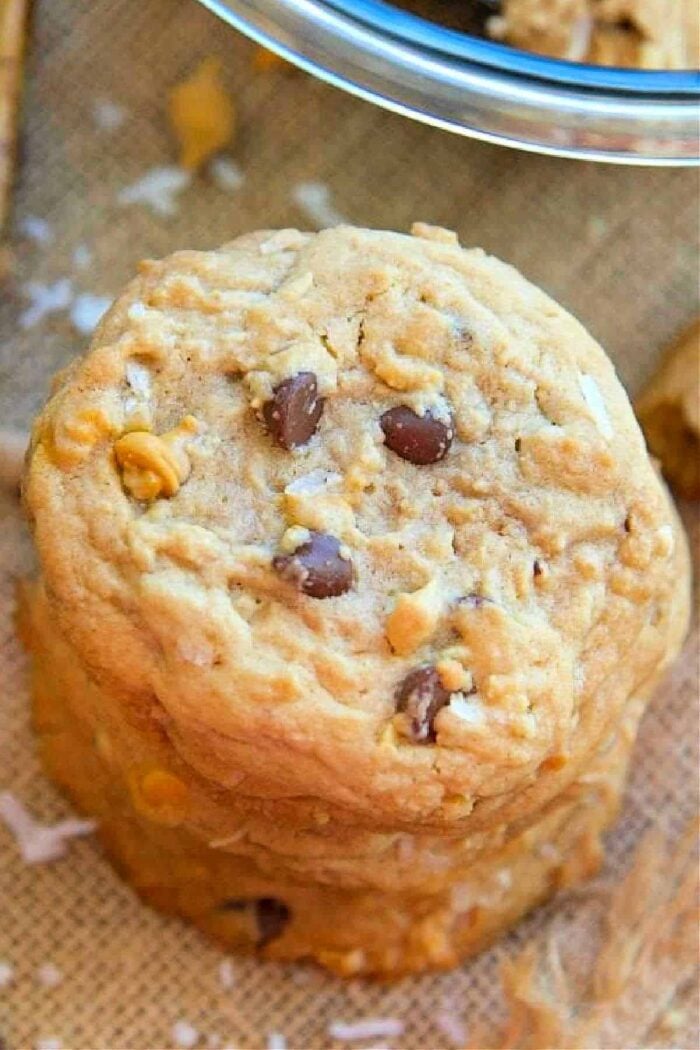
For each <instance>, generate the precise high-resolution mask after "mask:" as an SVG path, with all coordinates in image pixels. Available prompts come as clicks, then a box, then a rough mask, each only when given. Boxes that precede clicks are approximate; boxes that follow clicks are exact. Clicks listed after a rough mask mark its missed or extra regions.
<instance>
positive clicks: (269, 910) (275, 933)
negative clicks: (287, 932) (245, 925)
mask: <svg viewBox="0 0 700 1050" xmlns="http://www.w3.org/2000/svg"><path fill="white" fill-rule="evenodd" d="M291 915H292V913H291V912H290V910H289V908H288V907H287V905H286V904H285V903H284V902H283V901H280V900H277V898H276V897H260V899H259V900H257V901H256V902H255V921H256V922H257V924H258V947H260V948H262V947H263V946H264V945H265V944H269V942H270V941H274V939H275V938H276V937H279V936H280V934H281V933H282V932H283V930H284V928H285V926H286V925H287V923H288V922H289V920H290V918H291Z"/></svg>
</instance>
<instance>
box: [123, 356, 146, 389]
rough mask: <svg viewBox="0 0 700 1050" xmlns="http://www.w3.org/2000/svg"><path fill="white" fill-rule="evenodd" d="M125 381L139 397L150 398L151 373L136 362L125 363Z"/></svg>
mask: <svg viewBox="0 0 700 1050" xmlns="http://www.w3.org/2000/svg"><path fill="white" fill-rule="evenodd" d="M124 374H125V376H126V381H127V383H128V384H129V386H130V387H131V389H132V390H133V391H134V393H135V394H138V396H139V397H144V398H146V397H150V396H151V373H150V372H149V371H148V369H147V368H146V367H145V366H144V365H140V364H138V362H136V361H127V363H126V365H125V367H124Z"/></svg>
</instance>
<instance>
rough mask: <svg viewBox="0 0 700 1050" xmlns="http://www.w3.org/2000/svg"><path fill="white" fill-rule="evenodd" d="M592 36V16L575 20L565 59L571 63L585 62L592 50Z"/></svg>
mask: <svg viewBox="0 0 700 1050" xmlns="http://www.w3.org/2000/svg"><path fill="white" fill-rule="evenodd" d="M592 35H593V19H592V18H591V16H590V15H582V16H581V18H577V19H575V20H574V23H573V25H572V26H571V36H570V37H569V46H568V48H567V50H566V54H565V55H564V58H566V59H568V61H569V62H583V60H584V59H585V57H586V55H587V54H588V52H589V50H590V46H591V37H592Z"/></svg>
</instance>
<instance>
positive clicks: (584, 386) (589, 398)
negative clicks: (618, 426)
mask: <svg viewBox="0 0 700 1050" xmlns="http://www.w3.org/2000/svg"><path fill="white" fill-rule="evenodd" d="M578 381H579V385H580V387H581V392H582V394H583V396H584V399H585V402H586V404H587V405H588V407H589V409H590V410H591V415H592V416H593V419H594V420H595V423H596V426H597V427H598V430H599V431H600V432H601V434H602V435H603V437H604V438H608V439H609V438H611V437H612V436H613V433H614V431H613V427H612V423H611V422H610V416H609V415H608V410H607V409H606V407H605V402H604V401H603V398H602V395H601V393H600V390H599V388H598V384H597V383H596V381H595V379H594V378H593V376H587V375H584V373H583V372H580V373H579V377H578Z"/></svg>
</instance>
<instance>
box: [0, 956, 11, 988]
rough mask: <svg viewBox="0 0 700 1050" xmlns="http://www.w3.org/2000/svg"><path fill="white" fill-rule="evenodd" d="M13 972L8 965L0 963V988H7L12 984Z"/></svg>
mask: <svg viewBox="0 0 700 1050" xmlns="http://www.w3.org/2000/svg"><path fill="white" fill-rule="evenodd" d="M14 975H15V971H14V968H13V967H12V966H10V964H9V963H6V962H0V988H7V987H8V986H9V985H10V984H12V980H13V978H14Z"/></svg>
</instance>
